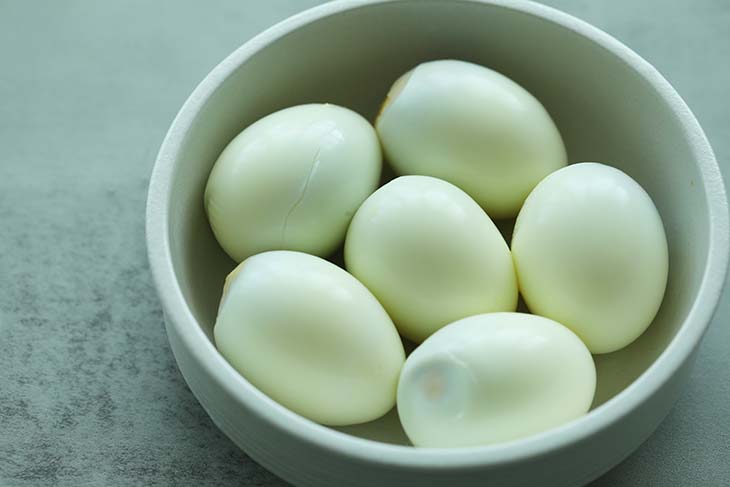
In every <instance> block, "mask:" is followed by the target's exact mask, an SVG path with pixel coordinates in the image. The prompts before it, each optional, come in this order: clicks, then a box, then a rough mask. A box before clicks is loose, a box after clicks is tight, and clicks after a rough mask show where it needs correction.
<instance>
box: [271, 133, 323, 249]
mask: <svg viewBox="0 0 730 487" xmlns="http://www.w3.org/2000/svg"><path fill="white" fill-rule="evenodd" d="M321 153H322V146H321V145H320V146H319V147H318V148H317V152H316V153H315V154H314V157H313V158H312V165H311V166H310V168H309V174H307V179H305V180H304V184H303V185H302V189H301V190H300V192H299V197H298V198H297V200H296V201H295V202H294V204H293V205H292V207H291V208H290V209H289V211H288V212H287V214H286V216H285V217H284V224H283V225H282V227H281V245H282V246H284V245H285V244H286V229H287V226H288V225H289V218H290V217H291V215H292V213H294V210H296V209H297V208H298V207H299V206H300V205H301V204H302V201H304V196H305V195H306V194H307V190H308V189H309V185H310V183H311V181H312V176H313V175H314V173H315V171H316V170H317V167H319V162H320V157H319V156H320V154H321Z"/></svg>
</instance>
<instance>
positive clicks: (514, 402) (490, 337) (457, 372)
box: [398, 313, 596, 448]
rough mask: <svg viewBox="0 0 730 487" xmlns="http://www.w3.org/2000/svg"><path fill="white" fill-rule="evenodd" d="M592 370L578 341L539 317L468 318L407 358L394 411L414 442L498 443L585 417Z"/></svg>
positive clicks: (452, 444) (592, 386) (426, 444)
mask: <svg viewBox="0 0 730 487" xmlns="http://www.w3.org/2000/svg"><path fill="white" fill-rule="evenodd" d="M595 385H596V372H595V366H594V363H593V358H592V357H591V354H590V352H589V351H588V349H586V347H585V345H584V344H583V343H582V342H581V341H580V339H579V338H578V337H577V336H576V335H575V334H574V333H573V332H571V331H570V330H568V329H567V328H566V327H564V326H562V325H561V324H559V323H556V322H554V321H552V320H549V319H547V318H542V317H540V316H534V315H529V314H523V313H490V314H483V315H477V316H471V317H469V318H465V319H463V320H460V321H457V322H455V323H452V324H449V325H447V326H445V327H444V328H442V329H440V330H439V331H437V332H436V333H434V334H433V335H432V336H431V337H429V338H428V339H427V340H426V341H425V342H423V343H422V344H421V345H420V346H419V347H418V348H416V350H415V351H414V352H413V353H411V355H409V357H408V359H407V360H406V363H405V365H404V367H403V370H402V372H401V377H400V383H399V385H398V415H399V417H400V420H401V423H402V425H403V428H404V429H405V432H406V434H407V435H408V437H409V438H410V440H411V441H412V442H413V444H414V445H415V446H419V447H433V448H450V447H468V446H478V445H488V444H493V443H500V442H505V441H509V440H514V439H518V438H523V437H526V436H530V435H533V434H535V433H539V432H542V431H545V430H548V429H550V428H553V427H556V426H559V425H561V424H564V423H566V422H568V421H571V420H573V419H575V418H578V417H580V416H581V415H583V414H585V413H586V412H587V411H588V410H589V408H590V405H591V402H592V401H593V395H594V393H595Z"/></svg>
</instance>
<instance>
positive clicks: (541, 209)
mask: <svg viewBox="0 0 730 487" xmlns="http://www.w3.org/2000/svg"><path fill="white" fill-rule="evenodd" d="M512 253H513V256H514V262H515V268H516V270H517V275H518V278H519V283H520V290H521V292H522V296H523V297H524V299H525V302H526V304H527V306H528V307H529V308H530V311H532V312H533V313H536V314H539V315H542V316H547V317H548V318H552V319H554V320H556V321H559V322H560V323H563V324H564V325H565V326H567V327H568V328H570V329H571V330H573V331H574V332H575V333H576V334H577V335H578V336H579V337H581V339H582V340H583V341H584V342H585V344H586V345H587V346H588V348H589V349H590V350H591V352H593V353H607V352H613V351H614V350H618V349H620V348H622V347H625V346H626V345H628V344H629V343H631V342H632V341H634V340H635V339H636V338H637V337H638V336H639V335H641V334H642V333H643V332H644V330H646V328H647V327H648V326H649V324H651V322H652V320H653V319H654V315H656V313H657V310H658V309H659V306H660V305H661V302H662V298H663V296H664V289H665V286H666V283H667V270H668V253H667V239H666V237H665V234H664V227H663V226H662V221H661V218H660V217H659V213H658V212H657V209H656V207H655V206H654V203H653V202H652V200H651V198H650V197H649V195H648V194H647V193H646V191H644V190H643V189H642V188H641V186H639V184H638V183H636V181H634V180H633V179H631V178H630V177H629V176H627V175H626V174H624V173H623V172H621V171H620V170H618V169H615V168H613V167H610V166H606V165H603V164H598V163H581V164H574V165H571V166H568V167H566V168H564V169H561V170H559V171H557V172H555V173H553V174H551V175H550V176H548V177H547V178H545V179H544V180H543V181H542V182H541V183H540V184H538V185H537V187H536V188H535V189H534V190H533V192H532V193H531V194H530V196H529V197H528V198H527V201H525V205H524V207H523V208H522V211H520V214H519V216H518V217H517V222H516V223H515V228H514V233H513V236H512Z"/></svg>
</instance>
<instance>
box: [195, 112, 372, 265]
mask: <svg viewBox="0 0 730 487" xmlns="http://www.w3.org/2000/svg"><path fill="white" fill-rule="evenodd" d="M380 171H381V153H380V145H379V142H378V140H377V135H376V133H375V130H374V129H373V127H372V126H371V125H370V124H369V123H368V121H367V120H365V119H364V118H363V117H361V116H360V115H358V114H357V113H355V112H353V111H352V110H348V109H346V108H342V107H339V106H336V105H330V104H309V105H299V106H294V107H290V108H286V109H284V110H280V111H278V112H275V113H272V114H270V115H268V116H266V117H264V118H262V119H260V120H259V121H257V122H255V123H254V124H252V125H250V126H249V127H248V128H246V129H245V130H244V131H243V132H241V133H240V134H239V135H238V136H237V137H236V138H234V139H233V140H232V141H231V142H230V143H229V144H228V146H227V147H226V148H225V150H224V151H223V152H222V153H221V155H220V157H219V158H218V160H217V161H216V163H215V165H214V167H213V170H212V171H211V174H210V176H209V179H208V184H207V186H206V189H205V197H204V200H205V208H206V211H207V214H208V219H209V221H210V226H211V228H212V230H213V233H214V234H215V236H216V239H217V240H218V243H219V244H220V245H221V247H222V248H223V250H225V251H226V253H228V255H230V256H231V258H233V259H234V260H236V261H237V262H240V261H242V260H244V259H245V258H246V257H249V256H251V255H254V254H256V253H259V252H263V251H267V250H276V249H287V250H296V251H302V252H308V253H311V254H314V255H319V256H326V255H328V254H330V253H331V252H333V251H334V250H335V248H336V247H337V246H339V245H340V244H341V243H342V240H343V239H344V236H345V232H346V231H347V225H348V224H349V222H350V219H351V218H352V215H353V214H354V213H355V210H356V209H357V207H358V206H359V205H360V203H362V202H363V201H364V200H365V198H367V196H368V195H369V194H370V193H372V191H373V190H375V188H376V187H377V184H378V180H379V178H380Z"/></svg>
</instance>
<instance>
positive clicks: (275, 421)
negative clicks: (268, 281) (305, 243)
mask: <svg viewBox="0 0 730 487" xmlns="http://www.w3.org/2000/svg"><path fill="white" fill-rule="evenodd" d="M441 1H443V0H426V2H428V3H432V2H438V3H440V2H441ZM452 1H455V2H458V3H462V4H488V5H492V6H496V7H499V8H505V9H509V10H514V11H517V12H520V13H522V14H526V15H530V16H534V17H538V18H540V19H542V20H543V21H547V22H551V23H553V24H557V25H558V26H560V27H562V28H565V29H568V30H570V31H572V32H574V33H576V34H578V35H580V36H582V37H584V38H587V39H588V40H590V41H592V42H593V43H595V44H596V45H598V46H599V47H601V48H603V49H605V50H606V51H608V52H609V53H611V54H613V55H614V56H616V57H617V58H618V59H620V60H621V61H623V62H624V63H625V64H626V65H627V66H628V67H630V69H632V70H633V71H635V72H637V73H638V74H639V75H640V76H642V77H643V78H644V80H645V81H646V82H648V83H649V84H650V85H651V86H652V87H653V88H654V89H655V90H656V92H657V93H658V94H659V95H660V96H661V98H662V99H663V100H664V102H665V103H666V104H667V105H668V106H669V107H670V109H671V111H672V112H673V115H674V116H675V117H677V119H678V120H679V121H680V123H681V124H682V128H683V130H684V132H685V137H686V138H687V140H688V141H689V143H690V146H691V149H692V152H693V154H694V158H695V160H696V163H697V165H698V167H699V170H700V172H701V177H702V183H703V186H704V188H705V195H706V202H707V208H708V216H707V217H708V220H709V240H708V246H709V248H708V257H707V261H706V264H705V268H704V271H703V277H702V282H701V284H700V288H699V291H698V295H697V299H696V300H695V302H694V303H693V305H692V307H691V309H690V311H689V313H688V314H687V317H686V319H685V321H684V323H683V324H682V326H681V327H680V329H679V330H678V331H677V334H676V335H675V336H674V338H673V339H672V341H671V342H670V343H669V345H668V346H667V347H666V348H665V350H664V351H663V352H662V353H661V354H660V356H659V357H658V358H657V359H656V360H655V361H654V363H653V364H652V365H651V366H650V367H649V368H648V369H647V370H646V371H644V373H642V374H641V376H639V378H637V379H636V380H635V381H634V382H633V383H632V384H631V385H629V386H628V387H627V388H626V389H624V390H623V391H621V392H620V393H618V394H617V395H616V396H614V397H613V398H611V399H610V400H608V401H607V402H606V403H604V404H602V405H601V406H599V407H598V408H596V409H594V410H593V411H591V412H590V413H589V414H587V415H585V416H583V417H581V418H578V419H576V420H574V421H572V422H570V423H567V424H565V425H562V426H559V427H557V428H554V429H551V430H548V431H546V432H543V433H539V434H536V435H533V436H530V437H527V438H524V439H519V440H514V441H511V442H507V443H502V444H498V445H488V446H480V447H468V448H454V449H443V448H414V447H410V446H403V445H393V444H386V443H381V442H377V441H374V440H368V439H363V438H358V437H354V436H351V435H348V434H346V433H342V432H339V431H336V430H333V429H330V428H328V427H325V426H322V425H319V424H316V423H314V422H312V421H310V420H307V419H305V418H303V417H301V416H299V415H297V414H295V413H293V412H291V411H289V410H288V409H286V408H284V407H283V406H281V405H279V404H278V403H276V402H274V401H273V400H272V399H270V398H269V397H268V396H266V395H264V394H263V393H262V392H260V391H259V390H258V389H256V388H255V387H253V386H252V385H251V384H250V383H249V382H247V381H246V380H245V379H244V378H243V377H242V376H241V375H239V374H238V373H237V372H236V371H235V370H234V369H233V368H232V367H231V366H230V365H229V364H228V362H226V361H225V359H223V357H222V356H221V355H220V354H219V353H218V351H217V350H216V348H215V346H214V345H213V343H211V341H210V340H209V339H208V337H207V336H206V335H205V333H204V332H203V330H202V329H201V327H200V326H199V325H198V323H197V321H196V319H195V317H194V316H193V314H192V312H191V310H190V308H189V306H188V304H187V302H186V301H185V299H184V297H183V293H182V290H181V288H180V285H179V283H178V281H177V278H176V275H175V270H174V268H173V264H172V254H171V248H170V247H171V246H170V235H169V221H168V220H169V218H168V216H169V214H170V213H171V212H172V211H171V210H172V209H171V206H170V195H171V189H172V185H171V182H172V181H173V180H174V175H175V172H176V170H177V164H176V161H177V160H178V156H179V154H180V150H181V146H182V143H183V142H184V140H185V138H186V136H187V133H188V132H189V130H190V128H191V126H192V125H193V123H194V121H195V120H196V118H197V116H198V114H199V113H200V111H201V110H202V108H203V107H204V106H205V104H206V103H207V101H208V100H209V98H210V97H211V96H212V95H213V93H214V92H215V91H216V90H217V89H218V88H219V87H220V86H221V84H223V83H224V82H225V81H226V80H227V79H228V77H229V76H231V74H232V73H233V72H234V71H235V70H236V69H237V68H238V67H239V66H240V65H241V64H242V63H244V62H246V61H247V60H248V59H249V58H250V57H251V56H253V55H254V54H255V53H257V52H258V51H260V50H261V49H263V48H265V47H266V46H267V45H269V44H271V43H273V42H275V41H276V40H278V39H280V38H282V37H283V36H285V35H287V34H288V33H290V32H292V31H294V30H296V29H299V28H301V27H303V26H306V25H307V24H310V23H313V22H316V21H318V20H320V19H322V18H325V17H328V16H332V15H336V14H340V13H343V12H346V11H353V10H357V9H360V8H368V7H371V6H374V5H380V4H386V3H417V2H420V3H424V2H423V0H336V1H334V2H330V3H326V4H323V5H319V6H316V7H314V8H311V9H309V10H306V11H304V12H301V13H299V14H297V15H294V16H292V17H289V18H288V19H286V20H284V21H282V22H279V23H278V24H276V25H274V26H272V27H270V28H268V29H266V30H265V31H264V32H262V33H261V34H259V35H257V36H255V37H254V38H252V39H251V40H249V41H247V42H246V43H244V44H243V45H242V46H240V47H239V48H237V49H236V50H235V51H234V52H233V53H231V54H230V55H229V56H228V57H226V58H225V59H224V60H223V61H222V62H221V63H220V64H218V65H217V66H216V67H215V68H214V69H213V70H212V71H211V72H210V73H209V74H208V75H207V76H206V77H205V78H204V79H203V81H202V82H201V83H200V84H199V85H198V86H197V87H196V88H195V90H194V91H193V93H192V94H191V95H190V97H189V98H188V99H187V100H186V102H185V103H184V105H183V106H182V108H181V109H180V111H179V113H178V114H177V116H176V117H175V119H174V121H173V122H172V125H171V126H170V129H169V131H168V132H167V134H166V136H165V138H164V140H163V143H162V146H161V148H160V151H159V153H158V156H157V159H156V161H155V164H154V168H153V171H152V176H151V179H150V185H149V191H148V198H147V209H146V240H147V251H148V258H149V262H150V268H151V271H152V276H153V281H154V284H155V287H156V288H157V291H158V294H159V296H160V301H161V304H162V308H163V311H164V313H165V316H166V319H167V323H168V326H169V327H172V328H173V329H174V331H175V332H176V333H177V334H178V335H179V338H180V341H181V343H182V345H183V346H184V347H186V348H187V350H188V351H189V352H190V354H191V356H192V357H193V358H194V360H195V361H196V362H197V364H198V365H199V366H200V367H201V368H202V369H203V370H204V371H205V373H206V374H207V375H208V376H209V378H210V379H211V380H213V381H215V382H216V383H217V384H218V385H219V386H221V387H222V388H224V389H225V390H226V391H227V392H228V393H229V394H230V396H231V397H233V398H235V400H236V401H237V402H238V403H239V404H241V405H245V406H246V407H247V408H248V409H249V410H250V411H251V413H252V414H255V415H257V416H258V418H259V419H260V420H262V421H264V422H266V423H267V424H268V425H269V426H270V427H272V428H276V429H278V430H280V432H285V433H286V434H288V435H293V436H295V437H297V438H298V439H299V440H301V441H303V442H305V443H310V444H313V445H316V446H317V447H319V448H322V449H323V450H326V451H330V452H333V453H336V454H339V455H344V456H347V457H350V458H351V459H354V460H359V461H365V462H370V463H378V464H380V465H391V466H398V467H411V468H419V469H432V470H442V469H454V468H470V467H485V466H494V465H498V464H506V463H511V462H517V461H521V460H524V459H527V458H534V457H538V456H541V455H544V454H546V453H548V452H550V451H552V450H557V449H561V448H564V447H566V446H568V445H570V444H573V443H575V442H578V441H581V440H584V439H586V438H587V437H589V436H591V435H593V434H595V433H596V432H598V431H601V430H604V429H606V428H608V427H610V426H611V425H612V424H613V423H615V422H617V421H619V420H620V419H621V418H622V417H624V416H626V415H628V414H629V413H630V412H631V411H633V410H634V409H635V408H637V407H639V406H640V405H641V404H642V403H644V402H645V401H647V400H648V399H649V398H650V397H651V396H652V395H654V394H655V393H656V392H657V391H658V390H659V389H660V388H661V387H662V386H663V385H664V384H665V383H666V382H668V381H669V380H670V378H671V377H672V376H673V374H674V373H675V372H676V371H677V370H678V369H679V368H680V367H681V366H682V365H683V364H684V362H685V361H687V360H688V359H689V358H690V356H691V355H692V352H693V351H694V349H695V348H696V347H697V345H698V344H699V342H700V340H701V338H702V336H703V335H704V333H705V332H706V330H707V328H708V326H709V323H710V321H711V319H712V316H713V315H714V312H715V309H716V307H717V304H718V302H719V298H720V295H721V292H722V287H723V284H724V280H725V274H726V271H727V265H728V204H727V198H726V194H725V187H724V184H723V179H722V175H721V173H720V169H719V167H718V164H717V161H716V160H715V156H714V154H713V151H712V148H711V147H710V144H709V142H708V140H707V138H706V136H705V134H704V132H703V131H702V129H701V127H700V125H699V123H698V121H697V119H696V118H695V116H694V115H693V114H692V112H691V111H690V109H689V108H688V106H687V105H686V103H685V102H684V101H683V100H682V98H681V97H680V96H679V94H677V92H676V91H675V90H674V88H673V87H672V86H671V85H670V84H669V82H668V81H667V80H666V79H664V77H663V76H662V75H661V74H660V73H659V72H658V71H657V70H656V69H655V68H654V67H653V66H652V65H651V64H650V63H649V62H647V61H646V60H644V59H643V58H642V57H640V56H639V55H638V54H636V53H635V52H633V51H632V50H631V49H629V48H628V47H627V46H625V45H624V44H622V43H621V42H619V41H618V40H616V39H615V38H613V37H612V36H610V35H609V34H607V33H605V32H603V31H602V30H600V29H598V28H597V27H594V26H592V25H590V24H588V23H587V22H584V21H582V20H580V19H578V18H576V17H573V16H572V15H570V14H567V13H564V12H561V11H559V10H557V9H554V8H552V7H548V6H545V5H541V4H537V3H534V2H531V1H526V0H452Z"/></svg>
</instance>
